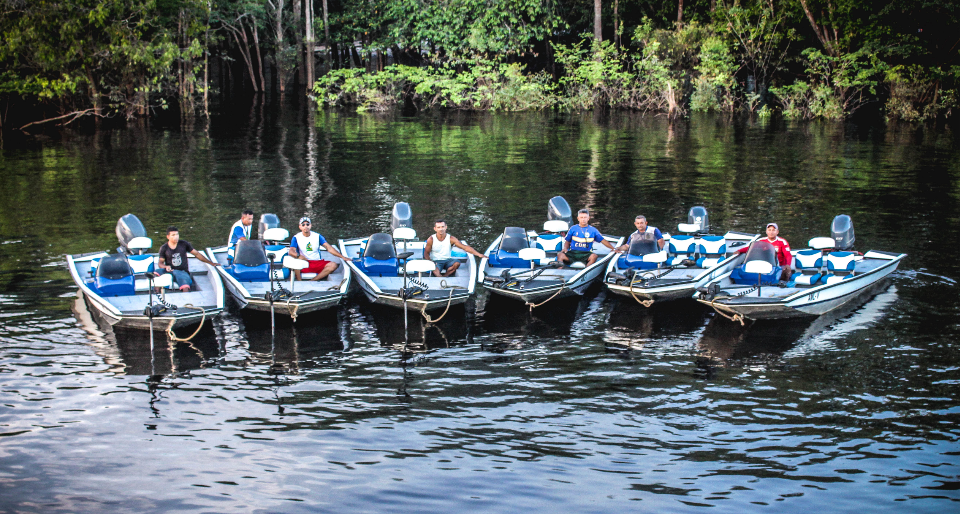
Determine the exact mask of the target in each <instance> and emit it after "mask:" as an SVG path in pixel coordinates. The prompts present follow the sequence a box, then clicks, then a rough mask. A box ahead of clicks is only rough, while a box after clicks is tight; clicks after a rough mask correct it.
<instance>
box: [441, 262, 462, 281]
mask: <svg viewBox="0 0 960 514" xmlns="http://www.w3.org/2000/svg"><path fill="white" fill-rule="evenodd" d="M459 267H460V261H454V262H453V264H451V265H449V266H447V272H446V273H444V274H443V276H445V277H449V276H450V275H453V274H454V273H456V272H457V268H459Z"/></svg>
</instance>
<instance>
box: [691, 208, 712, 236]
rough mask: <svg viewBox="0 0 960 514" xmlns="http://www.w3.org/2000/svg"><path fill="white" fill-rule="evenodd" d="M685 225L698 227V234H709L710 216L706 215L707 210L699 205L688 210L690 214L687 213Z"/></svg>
mask: <svg viewBox="0 0 960 514" xmlns="http://www.w3.org/2000/svg"><path fill="white" fill-rule="evenodd" d="M687 223H689V224H691V225H698V226H699V227H700V228H699V229H698V230H697V233H698V234H707V233H709V232H710V216H709V215H707V209H706V208H704V207H702V206H700V205H697V206H695V207H691V208H690V212H688V213H687Z"/></svg>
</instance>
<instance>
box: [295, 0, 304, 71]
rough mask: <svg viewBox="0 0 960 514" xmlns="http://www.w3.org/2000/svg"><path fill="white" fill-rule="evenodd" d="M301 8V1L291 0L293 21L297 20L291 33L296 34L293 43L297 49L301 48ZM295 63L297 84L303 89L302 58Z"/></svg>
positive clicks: (298, 52)
mask: <svg viewBox="0 0 960 514" xmlns="http://www.w3.org/2000/svg"><path fill="white" fill-rule="evenodd" d="M302 6H303V4H302V0H293V19H294V20H297V21H296V25H295V28H294V31H293V32H294V34H296V36H295V41H294V43H295V44H296V45H297V48H303V36H302V35H301V33H300V21H301V19H302V18H301V16H300V8H301V7H302ZM297 54H298V55H299V54H300V51H299V50H297ZM297 61H298V63H297V64H298V65H297V82H299V83H300V86H301V87H303V84H305V83H306V80H305V76H304V75H305V73H304V68H305V66H304V64H305V61H304V59H303V56H302V55H300V58H298V59H297Z"/></svg>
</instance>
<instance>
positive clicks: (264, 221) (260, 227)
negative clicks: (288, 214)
mask: <svg viewBox="0 0 960 514" xmlns="http://www.w3.org/2000/svg"><path fill="white" fill-rule="evenodd" d="M268 228H280V218H279V217H277V215H276V214H271V213H269V212H266V213H263V214H261V215H260V223H258V224H257V237H260V238H262V237H263V233H264V232H266V231H267V229H268Z"/></svg>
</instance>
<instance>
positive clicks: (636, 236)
mask: <svg viewBox="0 0 960 514" xmlns="http://www.w3.org/2000/svg"><path fill="white" fill-rule="evenodd" d="M633 226H635V227H637V231H636V232H634V233H633V234H630V237H629V238H628V239H627V243H626V244H624V245H623V246H621V247H620V248H618V250H619V251H621V252H625V251H627V249H628V248H630V245H631V244H633V242H634V241H639V240H641V239H653V240H654V241H656V242H657V245H659V246H660V249H661V250H663V245H664V243H666V241H664V240H663V234H661V233H660V229H659V228H657V227H648V226H647V217H646V216H644V215H643V214H641V215H639V216H637V217H636V219H634V220H633ZM644 236H647V237H644Z"/></svg>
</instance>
